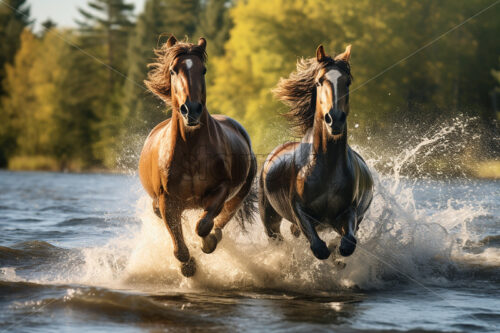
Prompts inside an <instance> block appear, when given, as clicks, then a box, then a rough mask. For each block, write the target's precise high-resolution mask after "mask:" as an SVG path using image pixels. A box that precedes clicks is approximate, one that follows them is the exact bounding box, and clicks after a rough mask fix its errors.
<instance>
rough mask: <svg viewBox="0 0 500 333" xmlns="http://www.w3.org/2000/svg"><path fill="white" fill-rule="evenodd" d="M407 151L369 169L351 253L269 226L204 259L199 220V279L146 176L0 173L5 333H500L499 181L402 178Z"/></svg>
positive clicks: (234, 230)
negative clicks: (318, 249) (371, 188)
mask: <svg viewBox="0 0 500 333" xmlns="http://www.w3.org/2000/svg"><path fill="white" fill-rule="evenodd" d="M429 142H430V143H432V142H431V141H429ZM419 144H420V143H419ZM423 146H425V142H424V144H423ZM418 149H420V148H418V146H417V145H416V146H415V148H414V151H413V154H415V153H417V151H418ZM405 156H406V155H402V157H401V158H399V159H400V160H399V161H398V160H397V159H395V160H394V161H392V163H393V165H394V167H393V170H394V172H393V173H392V174H387V175H380V174H378V173H376V172H374V174H375V178H376V187H375V197H374V201H373V204H372V207H371V208H370V210H369V213H368V215H367V216H366V217H365V220H364V221H363V223H362V224H361V227H360V230H359V232H358V236H359V238H358V248H357V250H356V252H355V253H354V255H352V256H351V257H349V258H345V259H340V258H335V257H334V256H332V257H331V258H329V259H328V260H326V261H319V260H316V259H315V258H314V257H313V255H312V253H311V251H310V250H309V246H308V244H307V242H306V240H305V238H303V237H301V238H299V239H298V240H296V239H295V238H293V236H292V235H291V233H290V231H289V228H288V226H289V224H288V222H284V223H283V226H282V231H283V233H284V235H285V242H284V243H283V244H281V245H278V244H274V243H269V242H268V240H267V237H266V236H265V235H264V232H263V227H262V226H261V224H260V221H258V220H257V221H256V223H254V224H252V225H247V227H246V231H243V230H241V228H240V226H239V225H238V224H237V223H230V224H229V225H228V227H227V228H226V229H225V230H224V237H223V240H222V242H221V243H220V244H219V246H218V248H217V250H216V251H215V252H214V253H213V254H210V255H207V254H204V253H202V252H201V249H200V241H199V239H198V237H197V236H196V235H195V234H194V232H193V227H194V223H195V221H196V217H197V215H198V214H199V212H189V213H188V214H186V216H185V217H184V221H183V223H184V231H185V238H186V241H187V244H188V246H189V248H190V251H191V253H192V255H193V256H194V257H195V258H196V261H197V264H198V271H197V273H196V275H195V276H194V277H193V278H190V279H187V278H184V277H182V276H181V275H180V271H179V268H178V262H177V261H176V260H175V259H174V257H173V254H172V244H171V239H170V236H169V234H168V232H167V231H166V229H165V227H164V226H163V224H162V222H161V221H160V220H159V219H158V218H157V217H156V216H155V215H154V214H153V213H152V211H151V208H150V207H151V203H150V201H149V199H148V198H147V197H146V196H145V194H144V192H143V191H142V189H141V186H140V184H139V181H138V180H137V177H136V176H134V175H130V176H126V175H95V174H89V175H86V174H59V173H10V172H0V331H2V330H4V331H7V332H11V331H27V332H28V331H29V332H31V331H34V330H36V331H39V332H42V331H54V330H58V329H61V328H62V329H64V330H65V331H72V330H75V331H77V330H78V331H82V330H84V331H105V330H109V329H119V330H121V331H140V330H156V329H160V330H161V329H169V330H181V331H184V330H186V329H191V330H200V331H202V330H203V331H207V330H213V331H235V330H238V331H264V330H278V331H280V330H281V331H287V332H288V331H305V330H314V331H317V330H325V331H331V330H335V331H346V332H356V331H364V330H366V331H373V330H402V331H406V330H418V329H423V330H437V331H467V332H468V331H484V332H489V331H496V330H498V328H499V327H500V204H499V194H500V183H499V182H498V181H476V180H465V179H452V180H442V181H436V180H423V179H417V180H410V179H405V178H402V177H400V176H399V175H398V172H399V171H398V170H399V169H400V167H401V163H407V161H408V158H406V157H405ZM410 162H411V161H410ZM370 164H372V165H373V162H370ZM321 236H322V237H323V238H324V239H325V240H328V241H330V242H335V241H337V240H336V235H335V234H334V233H331V232H324V233H322V234H321ZM339 259H340V262H339ZM344 266H345V267H344Z"/></svg>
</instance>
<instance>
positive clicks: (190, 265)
mask: <svg viewBox="0 0 500 333" xmlns="http://www.w3.org/2000/svg"><path fill="white" fill-rule="evenodd" d="M181 273H182V275H184V276H185V277H191V276H193V275H194V274H195V273H196V262H195V261H194V258H193V257H191V258H189V260H188V261H187V262H183V263H181Z"/></svg>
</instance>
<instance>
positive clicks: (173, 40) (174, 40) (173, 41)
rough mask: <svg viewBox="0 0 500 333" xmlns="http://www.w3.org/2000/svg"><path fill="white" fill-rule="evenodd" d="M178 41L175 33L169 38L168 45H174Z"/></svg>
mask: <svg viewBox="0 0 500 333" xmlns="http://www.w3.org/2000/svg"><path fill="white" fill-rule="evenodd" d="M175 43H177V38H175V36H174V35H172V36H170V38H169V39H168V40H167V47H172V46H174V45H175Z"/></svg>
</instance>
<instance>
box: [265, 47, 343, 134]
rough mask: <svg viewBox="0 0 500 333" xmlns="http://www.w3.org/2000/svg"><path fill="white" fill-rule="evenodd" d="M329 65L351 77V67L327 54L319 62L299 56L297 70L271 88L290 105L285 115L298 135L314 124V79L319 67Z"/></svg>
mask: <svg viewBox="0 0 500 333" xmlns="http://www.w3.org/2000/svg"><path fill="white" fill-rule="evenodd" d="M330 66H334V67H337V68H339V69H340V70H342V71H343V72H345V73H346V74H347V75H349V77H351V78H352V76H351V68H350V66H349V63H348V62H346V61H343V60H335V59H333V58H331V57H328V56H327V57H325V59H324V60H322V61H321V62H318V61H317V60H316V58H309V59H304V58H301V59H299V60H298V61H297V70H296V71H294V72H292V73H291V74H290V76H289V77H288V78H286V79H285V78H281V79H280V81H279V82H278V85H277V86H276V88H274V89H273V94H274V96H275V97H276V98H278V99H279V100H280V101H282V102H283V103H284V104H285V105H287V106H289V107H290V111H288V112H287V113H285V117H286V118H287V119H288V120H289V122H290V124H291V125H292V127H293V128H295V129H296V130H297V132H298V134H300V135H304V134H305V133H306V132H307V130H308V129H309V128H312V127H313V124H314V114H315V112H316V85H315V82H314V79H315V78H316V76H317V75H318V72H319V71H320V70H321V69H323V68H326V67H330Z"/></svg>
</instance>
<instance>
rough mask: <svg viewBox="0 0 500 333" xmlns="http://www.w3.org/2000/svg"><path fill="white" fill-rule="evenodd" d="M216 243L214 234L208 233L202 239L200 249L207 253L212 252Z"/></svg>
mask: <svg viewBox="0 0 500 333" xmlns="http://www.w3.org/2000/svg"><path fill="white" fill-rule="evenodd" d="M217 243H218V241H217V237H216V236H215V235H214V234H210V235H208V236H207V237H205V238H203V239H202V246H201V250H202V251H203V252H205V253H207V254H208V253H212V252H214V251H215V248H216V247H217Z"/></svg>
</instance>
